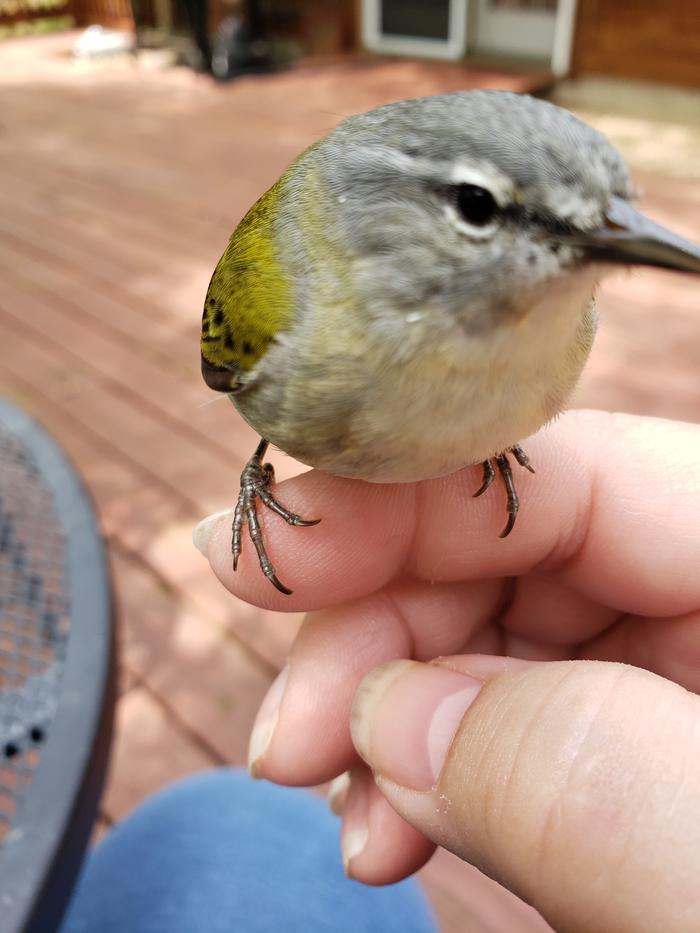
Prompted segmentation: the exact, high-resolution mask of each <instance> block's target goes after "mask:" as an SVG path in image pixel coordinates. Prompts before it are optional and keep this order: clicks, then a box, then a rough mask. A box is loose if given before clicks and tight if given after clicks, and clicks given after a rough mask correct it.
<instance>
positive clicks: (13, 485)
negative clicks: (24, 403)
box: [0, 399, 114, 933]
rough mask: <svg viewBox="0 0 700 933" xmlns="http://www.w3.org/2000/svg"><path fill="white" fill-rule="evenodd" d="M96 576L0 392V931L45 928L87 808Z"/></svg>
mask: <svg viewBox="0 0 700 933" xmlns="http://www.w3.org/2000/svg"><path fill="white" fill-rule="evenodd" d="M113 641H114V632H113V616H112V599H111V587H110V577H109V572H108V567H107V562H106V558H105V552H104V547H103V543H102V540H101V537H100V534H99V530H98V527H97V523H96V520H95V516H94V513H93V510H92V506H91V503H90V500H89V498H88V497H87V495H86V492H85V490H84V488H83V486H82V483H81V482H80V480H79V478H78V476H77V474H76V472H75V470H74V468H73V466H72V465H71V464H70V463H69V462H68V460H67V459H66V457H65V455H64V454H63V453H62V451H61V450H60V448H59V447H58V445H57V444H56V443H55V441H53V440H52V438H51V437H50V436H49V435H48V434H47V433H46V432H45V431H44V430H43V428H41V427H40V426H39V425H38V424H37V423H36V422H35V421H33V420H32V419H31V418H30V417H29V416H28V415H26V414H25V413H24V412H22V411H21V410H20V409H18V408H16V407H14V406H12V405H10V404H9V403H8V402H6V401H4V400H2V399H0V918H1V923H0V928H1V929H2V933H52V931H53V930H55V929H57V927H58V925H59V923H60V920H61V916H62V913H63V910H64V907H65V904H66V903H67V901H68V897H69V895H70V892H71V889H72V887H73V883H74V881H75V877H76V875H77V872H78V869H79V867H80V862H81V860H82V856H83V853H84V850H85V847H86V845H87V841H88V838H89V834H90V831H91V827H92V823H93V821H94V818H95V814H96V811H97V803H98V800H99V795H100V793H101V789H102V784H103V780H104V774H105V770H106V765H107V757H108V748H109V739H110V734H111V722H112V712H113V707H114V651H113Z"/></svg>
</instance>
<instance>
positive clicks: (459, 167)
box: [449, 162, 513, 207]
mask: <svg viewBox="0 0 700 933" xmlns="http://www.w3.org/2000/svg"><path fill="white" fill-rule="evenodd" d="M449 181H450V184H452V185H477V186H478V187H479V188H486V190H487V191H490V192H491V194H492V195H493V197H494V200H495V201H496V203H497V204H498V205H499V207H505V206H506V205H507V204H510V203H511V202H512V201H513V183H512V181H511V180H510V178H508V177H507V175H502V174H501V173H500V172H498V171H496V170H495V169H493V168H492V167H490V166H489V168H488V169H485V168H480V167H479V166H478V165H474V164H473V163H471V164H466V163H464V162H457V163H456V164H455V165H453V166H452V171H451V172H450V175H449Z"/></svg>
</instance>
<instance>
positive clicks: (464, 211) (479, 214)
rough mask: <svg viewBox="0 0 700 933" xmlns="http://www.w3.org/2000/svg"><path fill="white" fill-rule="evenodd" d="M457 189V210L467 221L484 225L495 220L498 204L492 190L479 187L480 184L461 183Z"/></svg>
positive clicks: (478, 225)
mask: <svg viewBox="0 0 700 933" xmlns="http://www.w3.org/2000/svg"><path fill="white" fill-rule="evenodd" d="M456 191H457V210H458V211H459V214H460V216H461V217H462V218H463V219H464V220H466V221H467V223H470V224H473V225H474V226H475V227H483V226H484V225H485V224H487V223H489V221H490V220H493V218H494V216H495V214H496V211H497V210H498V205H497V204H496V202H495V201H494V199H493V195H492V194H491V192H490V191H487V190H486V188H479V187H478V185H459V186H458V187H457V189H456Z"/></svg>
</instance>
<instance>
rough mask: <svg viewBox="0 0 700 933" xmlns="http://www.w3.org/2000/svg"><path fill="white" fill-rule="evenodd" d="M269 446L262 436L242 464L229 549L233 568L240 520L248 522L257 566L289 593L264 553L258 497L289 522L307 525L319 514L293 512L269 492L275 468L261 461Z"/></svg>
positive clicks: (240, 534)
mask: <svg viewBox="0 0 700 933" xmlns="http://www.w3.org/2000/svg"><path fill="white" fill-rule="evenodd" d="M267 448H268V441H266V440H261V441H260V443H259V444H258V446H257V448H256V450H255V453H254V454H253V456H252V457H251V458H250V460H249V461H248V462H247V463H246V465H245V466H244V467H243V472H242V473H241V491H240V492H239V494H238V502H237V503H236V508H235V510H234V513H233V525H232V528H231V531H232V537H231V553H232V554H233V569H234V570H236V568H237V567H238V558H239V557H240V556H241V549H242V537H243V524H244V522H245V524H247V526H248V533H249V534H250V539H251V541H252V542H253V544H254V545H255V550H256V551H257V553H258V560H259V561H260V569H261V570H262V572H263V573H264V574H265V576H266V577H267V579H268V580H269V581H270V583H272V585H273V586H274V587H276V588H277V589H278V590H279V591H280V593H284V595H285V596H291V594H292V591H291V590H290V589H289V588H288V587H286V586H285V585H284V583H282V582H281V581H280V580H279V578H278V576H277V574H276V572H275V568H274V566H273V565H272V562H271V561H270V558H269V557H268V556H267V550H266V549H265V542H264V540H263V533H262V528H261V527H260V522H259V520H258V511H257V500H258V499H259V500H260V501H261V502H262V503H263V505H266V506H267V508H268V509H270V511H272V512H275V513H276V514H277V515H280V516H281V517H282V518H283V519H284V520H285V522H287V524H289V525H298V526H303V527H308V526H310V525H318V523H319V522H320V521H321V519H320V518H316V519H311V520H309V519H305V518H301V516H299V515H297V514H296V513H294V512H290V511H289V509H287V508H285V507H284V506H283V505H282V504H281V503H280V502H278V501H277V499H275V497H274V496H273V495H272V493H271V492H270V487H271V486H272V484H273V483H274V480H275V471H274V468H273V466H272V464H271V463H263V457H264V456H265V452H266V451H267Z"/></svg>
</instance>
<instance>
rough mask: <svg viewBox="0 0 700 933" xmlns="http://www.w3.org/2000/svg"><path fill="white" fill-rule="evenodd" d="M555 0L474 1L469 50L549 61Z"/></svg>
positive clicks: (556, 3)
mask: <svg viewBox="0 0 700 933" xmlns="http://www.w3.org/2000/svg"><path fill="white" fill-rule="evenodd" d="M558 6H559V2H558V0H476V3H475V7H476V10H475V17H474V18H475V21H476V29H475V33H474V34H473V50H474V51H475V52H477V53H480V52H486V53H489V54H492V55H493V54H496V55H517V56H520V57H523V58H537V59H542V60H543V61H547V62H549V61H550V60H551V58H552V52H553V49H554V38H555V32H556V22H557V11H558Z"/></svg>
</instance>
